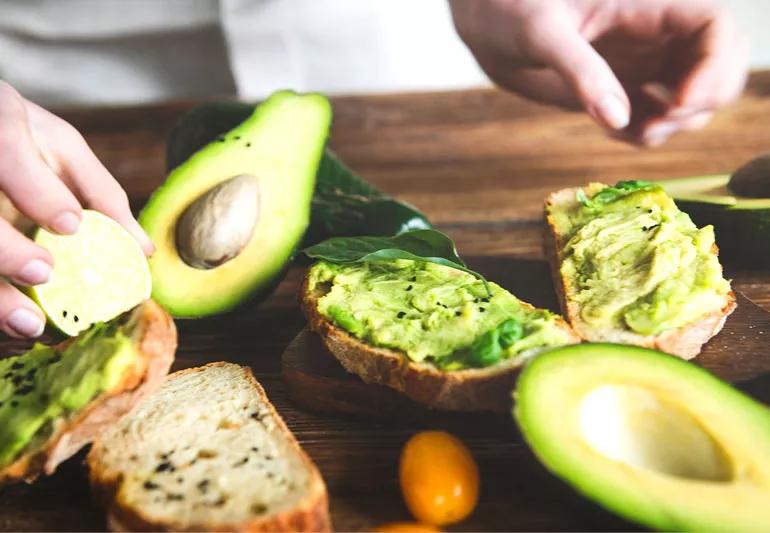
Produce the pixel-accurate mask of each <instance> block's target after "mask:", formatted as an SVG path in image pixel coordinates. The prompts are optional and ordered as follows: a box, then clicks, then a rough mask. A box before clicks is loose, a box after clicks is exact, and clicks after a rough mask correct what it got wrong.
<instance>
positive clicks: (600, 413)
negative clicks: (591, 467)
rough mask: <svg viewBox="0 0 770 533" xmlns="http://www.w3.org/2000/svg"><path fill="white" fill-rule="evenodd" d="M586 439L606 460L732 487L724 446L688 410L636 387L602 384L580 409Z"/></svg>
mask: <svg viewBox="0 0 770 533" xmlns="http://www.w3.org/2000/svg"><path fill="white" fill-rule="evenodd" d="M579 413H580V422H579V423H580V429H581V433H582V437H583V439H584V440H585V441H586V443H587V444H588V445H589V446H590V447H591V448H593V450H594V451H596V452H598V453H599V454H601V455H603V456H604V457H606V458H608V459H611V460H614V461H618V462H620V463H623V464H625V465H628V466H631V467H636V468H639V469H642V470H650V471H653V472H656V473H658V474H663V475H667V476H674V477H681V478H685V479H691V480H698V481H711V482H729V481H731V480H732V479H733V477H734V475H733V469H732V466H731V462H730V460H729V459H728V457H727V455H726V453H725V451H724V450H723V448H722V446H720V445H719V443H718V442H717V441H716V440H715V439H714V437H713V436H711V435H710V434H709V433H708V432H707V431H706V429H705V428H704V427H703V426H702V425H701V424H700V423H699V422H698V420H697V419H696V418H695V417H694V416H693V415H692V414H691V413H689V412H688V411H687V410H686V409H685V408H684V407H682V406H679V405H677V404H675V403H673V402H672V401H670V400H668V399H666V398H664V397H662V396H661V395H659V394H658V393H656V392H655V391H653V390H650V389H648V388H645V387H641V386H636V385H625V384H624V385H620V384H617V385H601V386H599V387H596V388H595V389H593V390H591V391H590V392H589V393H588V394H587V395H586V396H585V397H584V398H583V401H582V402H581V404H580V407H579Z"/></svg>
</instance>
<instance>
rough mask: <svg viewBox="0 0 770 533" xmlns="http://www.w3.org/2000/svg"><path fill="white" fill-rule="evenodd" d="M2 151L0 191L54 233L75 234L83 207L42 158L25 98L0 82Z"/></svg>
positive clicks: (26, 213)
mask: <svg viewBox="0 0 770 533" xmlns="http://www.w3.org/2000/svg"><path fill="white" fill-rule="evenodd" d="M0 151H2V153H3V157H2V158H0V189H2V190H3V191H4V192H5V193H6V195H7V196H8V198H10V200H11V201H12V202H13V204H14V205H15V206H16V208H17V209H18V210H19V211H21V212H22V213H24V214H25V215H27V216H28V217H29V218H31V219H32V220H33V221H35V222H36V223H37V224H39V225H40V226H43V227H45V228H47V229H49V230H51V231H54V232H57V233H63V234H71V233H75V232H76V231H77V228H78V225H79V224H80V216H81V207H80V204H79V203H78V201H77V199H76V198H75V196H74V195H73V194H72V193H71V192H70V190H69V189H68V188H67V187H66V186H65V185H64V183H62V182H61V180H60V179H59V178H58V177H57V176H56V175H55V174H54V173H53V171H52V170H51V169H50V168H49V167H48V165H46V164H45V163H44V162H43V160H42V159H41V158H40V155H39V151H38V150H37V148H36V146H35V144H34V142H33V141H32V138H31V136H30V131H29V125H28V122H27V117H26V113H25V108H24V104H23V99H22V98H21V97H20V96H19V95H18V93H16V91H15V90H14V89H13V88H11V87H10V86H9V85H8V84H5V83H0Z"/></svg>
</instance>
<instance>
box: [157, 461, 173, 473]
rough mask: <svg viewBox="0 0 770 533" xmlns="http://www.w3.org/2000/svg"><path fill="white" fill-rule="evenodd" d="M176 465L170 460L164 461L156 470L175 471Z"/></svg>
mask: <svg viewBox="0 0 770 533" xmlns="http://www.w3.org/2000/svg"><path fill="white" fill-rule="evenodd" d="M175 470H176V467H175V466H174V465H172V464H171V463H170V462H168V461H164V462H162V463H160V464H159V465H158V466H156V467H155V471H156V472H174V471H175Z"/></svg>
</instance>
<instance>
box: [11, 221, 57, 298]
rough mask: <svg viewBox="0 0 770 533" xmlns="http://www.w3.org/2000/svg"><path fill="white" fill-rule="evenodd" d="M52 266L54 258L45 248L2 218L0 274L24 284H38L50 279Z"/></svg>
mask: <svg viewBox="0 0 770 533" xmlns="http://www.w3.org/2000/svg"><path fill="white" fill-rule="evenodd" d="M52 267H53V259H52V258H51V254H50V253H48V251H47V250H46V249H45V248H42V247H41V246H38V245H37V244H35V243H33V242H32V241H31V240H29V239H27V238H26V237H25V236H24V235H22V234H21V233H20V232H19V231H18V230H16V228H14V227H13V226H11V224H10V223H9V222H7V221H5V220H3V219H0V276H5V277H7V278H11V279H12V280H13V281H15V282H16V283H20V284H23V285H38V284H40V283H46V282H47V281H49V279H50V277H51V269H52Z"/></svg>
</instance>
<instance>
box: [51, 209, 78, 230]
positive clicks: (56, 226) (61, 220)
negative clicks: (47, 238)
mask: <svg viewBox="0 0 770 533" xmlns="http://www.w3.org/2000/svg"><path fill="white" fill-rule="evenodd" d="M79 226H80V217H79V216H77V215H76V214H75V213H73V212H71V211H67V212H66V213H62V214H61V215H59V216H58V217H56V220H54V221H53V225H52V226H51V229H53V230H54V231H55V232H56V233H61V234H62V235H72V234H73V233H76V232H77V231H78V227H79Z"/></svg>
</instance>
